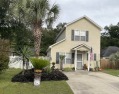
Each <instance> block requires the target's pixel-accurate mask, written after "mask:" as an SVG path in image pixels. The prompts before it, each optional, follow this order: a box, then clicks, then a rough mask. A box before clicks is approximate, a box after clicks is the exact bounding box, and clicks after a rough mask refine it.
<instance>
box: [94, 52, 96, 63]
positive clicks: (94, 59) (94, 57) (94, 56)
mask: <svg viewBox="0 0 119 94" xmlns="http://www.w3.org/2000/svg"><path fill="white" fill-rule="evenodd" d="M94 60H95V61H96V53H94Z"/></svg>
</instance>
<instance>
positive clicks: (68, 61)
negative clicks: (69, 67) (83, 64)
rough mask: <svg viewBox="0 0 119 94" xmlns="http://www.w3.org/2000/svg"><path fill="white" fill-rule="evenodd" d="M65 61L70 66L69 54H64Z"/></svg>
mask: <svg viewBox="0 0 119 94" xmlns="http://www.w3.org/2000/svg"><path fill="white" fill-rule="evenodd" d="M65 60H66V61H65V62H66V64H71V53H66V57H65Z"/></svg>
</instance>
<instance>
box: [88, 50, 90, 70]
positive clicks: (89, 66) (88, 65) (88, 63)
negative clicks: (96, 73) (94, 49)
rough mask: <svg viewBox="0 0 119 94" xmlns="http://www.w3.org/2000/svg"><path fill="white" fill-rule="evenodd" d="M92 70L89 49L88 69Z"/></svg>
mask: <svg viewBox="0 0 119 94" xmlns="http://www.w3.org/2000/svg"><path fill="white" fill-rule="evenodd" d="M89 70H90V51H88V71H89Z"/></svg>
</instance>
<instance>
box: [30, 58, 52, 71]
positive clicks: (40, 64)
mask: <svg viewBox="0 0 119 94" xmlns="http://www.w3.org/2000/svg"><path fill="white" fill-rule="evenodd" d="M30 60H31V63H32V65H33V66H34V69H40V70H42V69H43V68H45V67H47V66H48V65H49V64H50V62H49V61H47V60H43V59H38V58H31V59H30Z"/></svg>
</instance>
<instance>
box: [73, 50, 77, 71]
mask: <svg viewBox="0 0 119 94" xmlns="http://www.w3.org/2000/svg"><path fill="white" fill-rule="evenodd" d="M74 64H75V71H76V66H77V50H75V59H74Z"/></svg>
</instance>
